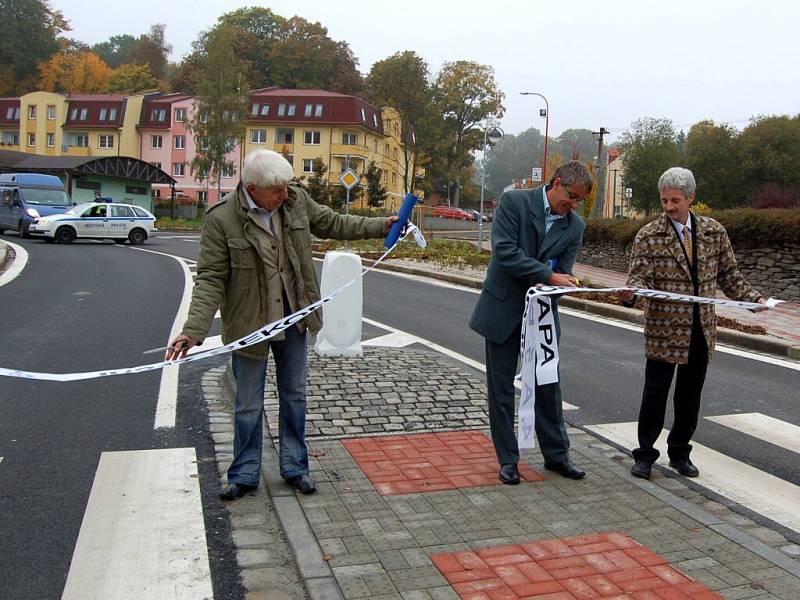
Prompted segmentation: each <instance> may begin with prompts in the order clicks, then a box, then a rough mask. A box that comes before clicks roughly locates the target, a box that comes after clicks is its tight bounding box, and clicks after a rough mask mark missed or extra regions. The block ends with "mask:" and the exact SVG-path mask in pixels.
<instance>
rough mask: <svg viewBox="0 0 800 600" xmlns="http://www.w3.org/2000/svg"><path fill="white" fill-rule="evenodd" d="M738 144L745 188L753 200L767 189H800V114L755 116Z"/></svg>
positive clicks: (796, 190)
mask: <svg viewBox="0 0 800 600" xmlns="http://www.w3.org/2000/svg"><path fill="white" fill-rule="evenodd" d="M737 146H738V148H739V160H740V166H741V169H742V174H743V177H744V181H745V184H744V191H745V193H746V194H747V196H748V197H749V199H750V200H751V201H752V200H755V199H760V200H761V196H763V195H764V191H765V190H766V191H770V190H772V192H771V193H780V190H786V191H790V192H791V191H794V193H795V194H796V193H797V192H798V191H800V169H798V168H797V165H798V164H800V115H796V116H794V117H789V116H785V115H784V116H770V117H759V118H756V119H753V121H752V122H751V123H750V124H749V125H748V126H747V127H745V128H744V130H743V131H742V133H741V134H740V135H739V137H738V138H737ZM759 204H763V202H759ZM767 205H768V204H767Z"/></svg>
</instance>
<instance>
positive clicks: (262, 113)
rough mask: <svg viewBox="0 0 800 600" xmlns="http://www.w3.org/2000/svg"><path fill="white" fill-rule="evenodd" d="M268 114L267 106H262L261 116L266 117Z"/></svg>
mask: <svg viewBox="0 0 800 600" xmlns="http://www.w3.org/2000/svg"><path fill="white" fill-rule="evenodd" d="M268 114H269V104H264V105H263V106H262V107H261V116H262V117H266V116H267V115H268Z"/></svg>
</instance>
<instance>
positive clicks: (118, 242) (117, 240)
mask: <svg viewBox="0 0 800 600" xmlns="http://www.w3.org/2000/svg"><path fill="white" fill-rule="evenodd" d="M126 241H127V240H126V239H124V238H123V239H120V238H114V243H115V244H124V243H125V242H126Z"/></svg>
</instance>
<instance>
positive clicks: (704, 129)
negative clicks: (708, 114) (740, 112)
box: [685, 121, 746, 208]
mask: <svg viewBox="0 0 800 600" xmlns="http://www.w3.org/2000/svg"><path fill="white" fill-rule="evenodd" d="M738 135H739V134H738V132H737V131H736V130H735V129H734V128H733V127H731V126H730V125H724V124H723V125H715V124H714V122H713V121H700V122H699V123H695V124H694V125H692V127H691V129H689V134H688V135H687V136H686V144H685V149H686V154H685V156H686V166H687V167H688V168H689V169H691V170H692V172H693V173H694V177H695V180H696V181H697V201H698V202H702V203H703V204H707V205H708V206H710V207H712V208H732V207H735V206H741V205H743V204H744V203H745V200H746V193H745V191H744V190H743V184H744V181H743V180H742V176H741V173H742V165H741V164H739V163H740V158H739V156H738V150H737V146H738V144H737V137H738Z"/></svg>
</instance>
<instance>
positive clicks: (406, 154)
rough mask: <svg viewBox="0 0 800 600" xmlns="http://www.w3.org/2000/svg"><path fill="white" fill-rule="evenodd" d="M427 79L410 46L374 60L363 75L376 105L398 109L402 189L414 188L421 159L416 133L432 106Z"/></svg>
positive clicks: (407, 190) (425, 68)
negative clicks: (401, 149) (401, 151)
mask: <svg viewBox="0 0 800 600" xmlns="http://www.w3.org/2000/svg"><path fill="white" fill-rule="evenodd" d="M428 79H429V72H428V64H427V63H426V62H425V61H424V60H423V59H422V57H420V56H419V55H418V54H416V53H415V52H413V51H411V50H406V51H405V52H398V53H396V54H393V55H392V56H390V57H389V58H385V59H383V60H380V61H378V62H376V63H375V64H374V65H372V69H371V70H370V72H369V75H368V76H367V90H368V94H369V99H370V101H371V102H372V103H373V104H374V105H376V106H387V105H388V106H391V107H393V108H395V109H397V112H398V113H400V139H401V141H402V142H403V166H404V169H403V191H404V192H405V193H408V192H413V191H414V189H415V188H416V177H415V175H416V172H417V168H418V167H419V166H420V164H421V163H423V161H424V157H423V156H421V150H422V146H420V145H418V144H417V135H418V132H419V131H420V129H424V125H425V115H426V113H428V112H430V111H431V110H433V106H432V98H431V89H430V84H429V83H428ZM423 133H424V132H423Z"/></svg>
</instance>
